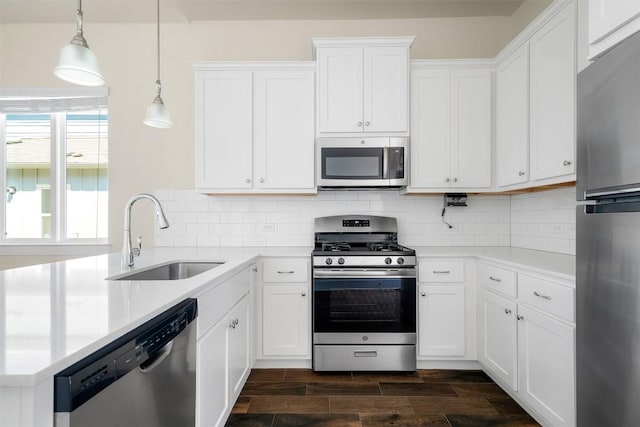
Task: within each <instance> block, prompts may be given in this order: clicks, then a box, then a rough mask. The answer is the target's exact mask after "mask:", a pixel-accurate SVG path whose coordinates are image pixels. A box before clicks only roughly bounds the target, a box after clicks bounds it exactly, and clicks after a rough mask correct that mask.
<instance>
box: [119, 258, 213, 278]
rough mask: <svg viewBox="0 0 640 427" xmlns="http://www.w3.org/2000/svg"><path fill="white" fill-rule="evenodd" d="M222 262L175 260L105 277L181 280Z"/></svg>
mask: <svg viewBox="0 0 640 427" xmlns="http://www.w3.org/2000/svg"><path fill="white" fill-rule="evenodd" d="M222 264H224V261H222V262H220V261H175V262H169V263H166V264H160V265H155V266H153V267H149V268H145V269H140V270H136V271H133V272H130V273H124V274H118V275H116V276H111V277H107V280H181V279H188V278H190V277H193V276H197V275H198V274H201V273H204V272H205V271H209V270H211V269H212V268H215V267H218V266H220V265H222Z"/></svg>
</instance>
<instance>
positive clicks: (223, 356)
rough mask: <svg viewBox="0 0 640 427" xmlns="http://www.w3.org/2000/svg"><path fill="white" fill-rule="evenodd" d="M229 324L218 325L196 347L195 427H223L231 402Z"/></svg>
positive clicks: (221, 323)
mask: <svg viewBox="0 0 640 427" xmlns="http://www.w3.org/2000/svg"><path fill="white" fill-rule="evenodd" d="M228 329H229V328H228V324H227V322H225V321H224V320H221V321H220V322H218V323H217V324H216V325H215V326H214V327H212V328H211V329H210V330H209V331H208V332H207V333H206V334H205V335H204V336H202V337H201V338H200V339H199V340H198V342H197V344H196V349H197V350H196V352H197V354H196V357H197V362H196V363H197V376H196V425H197V426H199V427H211V426H216V427H217V426H223V425H224V423H225V421H226V420H225V419H224V418H223V417H224V416H225V414H227V413H228V411H227V410H228V409H229V405H230V404H231V403H232V402H231V403H230V399H229V387H227V381H228V379H227V378H228V377H227V374H228V368H227V366H228V363H229V354H228V352H227V349H228V341H227V339H228Z"/></svg>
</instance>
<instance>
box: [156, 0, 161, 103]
mask: <svg viewBox="0 0 640 427" xmlns="http://www.w3.org/2000/svg"><path fill="white" fill-rule="evenodd" d="M156 5H157V10H158V14H157V21H156V42H157V43H156V44H157V48H158V79H157V80H156V85H158V96H160V91H161V89H162V83H160V0H156Z"/></svg>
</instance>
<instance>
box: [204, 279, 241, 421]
mask: <svg viewBox="0 0 640 427" xmlns="http://www.w3.org/2000/svg"><path fill="white" fill-rule="evenodd" d="M250 287H251V277H250V273H249V270H246V271H243V272H241V273H238V274H237V275H235V276H233V277H232V278H230V279H228V280H227V281H226V282H225V283H223V284H221V285H218V286H217V287H216V288H214V289H212V290H211V291H208V292H206V293H205V294H204V295H202V296H200V297H199V298H198V311H199V313H200V314H199V318H198V322H199V323H198V341H197V344H196V360H197V362H196V363H197V371H196V372H197V374H196V426H198V427H214V426H223V425H224V424H225V422H226V420H227V417H228V416H229V414H230V412H231V409H232V408H233V405H234V403H235V400H236V399H237V397H238V396H239V394H240V391H241V390H242V387H243V386H244V383H245V382H246V380H247V378H248V376H249V373H250V371H251V363H252V360H251V333H252V328H251V321H252V317H251V305H250V300H251V297H250V294H249V289H250ZM205 313H206V314H205ZM212 324H213V326H211V325H212Z"/></svg>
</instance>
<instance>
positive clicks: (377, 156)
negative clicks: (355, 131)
mask: <svg viewBox="0 0 640 427" xmlns="http://www.w3.org/2000/svg"><path fill="white" fill-rule="evenodd" d="M383 155H384V151H383V148H323V149H322V178H324V179H382V177H383V170H382V163H383Z"/></svg>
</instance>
